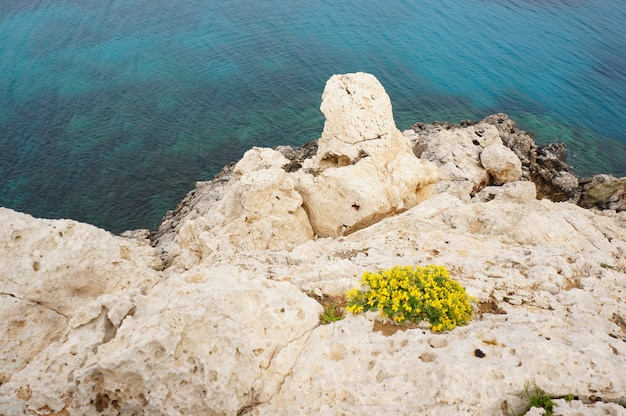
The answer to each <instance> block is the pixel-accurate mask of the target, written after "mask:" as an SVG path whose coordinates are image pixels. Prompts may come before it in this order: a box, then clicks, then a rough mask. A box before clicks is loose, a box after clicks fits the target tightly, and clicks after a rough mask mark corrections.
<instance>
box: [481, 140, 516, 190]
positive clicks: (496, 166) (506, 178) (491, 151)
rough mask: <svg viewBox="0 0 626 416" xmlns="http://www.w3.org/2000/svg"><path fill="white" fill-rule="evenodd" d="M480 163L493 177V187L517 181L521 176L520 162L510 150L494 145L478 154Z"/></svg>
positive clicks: (500, 145)
mask: <svg viewBox="0 0 626 416" xmlns="http://www.w3.org/2000/svg"><path fill="white" fill-rule="evenodd" d="M480 163H481V164H482V165H483V167H484V168H485V169H486V170H487V172H489V174H490V175H491V176H492V177H493V183H494V184H495V185H504V184H505V183H509V182H513V181H516V180H518V179H519V178H520V177H521V176H522V162H521V161H520V160H519V158H518V157H517V156H516V155H515V153H513V151H512V150H511V149H509V148H508V147H506V146H504V145H503V144H498V143H494V144H492V145H490V146H487V147H485V148H484V149H483V151H482V152H481V153H480Z"/></svg>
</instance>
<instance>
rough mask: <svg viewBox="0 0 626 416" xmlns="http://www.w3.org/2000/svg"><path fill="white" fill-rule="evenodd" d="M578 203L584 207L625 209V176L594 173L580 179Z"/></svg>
mask: <svg viewBox="0 0 626 416" xmlns="http://www.w3.org/2000/svg"><path fill="white" fill-rule="evenodd" d="M581 185H582V192H581V197H580V202H579V204H580V205H581V206H582V207H584V208H600V209H612V210H615V211H617V212H621V211H626V178H620V179H618V178H616V177H614V176H611V175H596V176H594V177H592V178H590V179H586V180H584V181H582V183H581Z"/></svg>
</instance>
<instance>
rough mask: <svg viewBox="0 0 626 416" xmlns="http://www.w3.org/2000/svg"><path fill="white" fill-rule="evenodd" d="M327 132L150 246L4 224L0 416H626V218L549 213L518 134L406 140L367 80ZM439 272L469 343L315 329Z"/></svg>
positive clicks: (261, 162) (230, 187) (247, 173)
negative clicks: (359, 302) (408, 278)
mask: <svg viewBox="0 0 626 416" xmlns="http://www.w3.org/2000/svg"><path fill="white" fill-rule="evenodd" d="M322 110H323V111H324V114H325V115H326V117H327V123H326V126H325V129H324V132H323V133H322V138H321V139H320V140H319V142H317V143H309V144H307V145H306V146H305V147H304V148H302V149H296V150H294V149H291V148H287V147H281V148H278V149H275V150H272V149H260V148H254V149H251V150H250V151H249V152H247V153H246V154H245V156H244V157H243V158H242V160H241V161H239V162H238V163H237V164H234V165H232V166H229V167H226V168H225V169H224V170H223V171H222V172H221V173H220V174H219V175H218V176H217V177H216V178H215V180H213V181H210V182H201V183H198V184H197V186H196V189H194V190H193V191H192V192H191V193H190V194H189V195H188V196H187V197H186V198H185V199H184V200H183V201H182V202H181V203H180V204H179V206H178V207H177V209H176V210H175V211H172V212H170V213H168V214H167V216H166V218H165V220H164V222H163V224H162V225H161V227H160V229H159V231H158V232H156V233H154V234H152V235H151V240H148V239H147V238H146V233H142V232H134V233H128V234H126V237H118V236H113V235H111V234H109V233H107V232H105V231H103V230H100V229H97V228H96V227H93V226H90V225H86V224H80V223H78V222H75V221H69V220H44V219H36V218H33V217H31V216H29V215H25V214H20V213H17V212H14V211H11V210H8V209H0V221H2V224H4V227H3V228H2V229H0V242H1V244H0V256H1V258H2V259H3V261H2V264H1V265H0V287H1V290H0V310H1V311H2V313H3V315H2V316H3V317H4V319H3V322H2V323H1V324H0V326H1V327H2V329H3V330H4V333H5V334H6V336H5V337H4V338H3V340H2V342H0V351H2V355H1V358H0V414H2V415H7V416H13V415H24V414H32V415H131V414H135V415H141V414H146V415H148V414H149V415H190V414H194V415H195V414H207V415H235V414H239V415H243V414H246V415H270V414H271V415H292V414H390V415H402V414H428V415H451V414H467V415H482V414H489V415H509V414H511V413H512V412H514V413H515V414H522V413H523V412H524V410H525V405H526V404H527V400H526V398H525V393H524V388H525V386H527V385H529V384H531V385H532V384H533V383H536V384H537V386H539V387H540V388H542V389H543V390H544V391H546V392H548V393H550V394H552V395H553V396H554V397H557V396H565V395H571V396H572V397H575V398H576V400H574V401H571V402H566V401H564V400H555V403H556V404H557V407H555V413H554V414H555V415H557V414H577V415H578V414H580V415H596V414H612V415H621V414H625V413H626V409H625V408H624V406H625V405H626V393H625V392H626V378H625V377H624V369H625V368H626V312H625V311H626V212H616V210H615V209H616V208H615V206H613V208H612V210H606V211H599V210H596V209H593V210H592V209H583V208H581V207H579V206H577V205H575V204H574V203H570V202H554V201H551V200H549V199H546V198H544V199H537V196H541V193H542V192H545V190H546V189H547V187H548V184H551V185H550V186H552V185H554V183H557V184H558V183H559V181H558V180H556V179H555V177H552V178H550V179H549V180H548V181H547V182H545V181H544V182H540V181H539V180H538V179H537V177H538V176H537V172H538V168H537V167H536V166H535V165H534V164H535V163H538V162H537V160H538V159H540V157H539V156H540V155H539V153H541V152H540V151H539V148H538V147H537V146H535V145H534V142H532V139H530V138H529V136H525V135H523V134H521V133H520V132H517V133H515V132H514V130H513V132H512V130H511V129H512V127H511V123H512V122H510V120H508V118H506V117H504V116H502V115H497V116H493V117H494V120H498V121H497V122H496V123H495V124H497V125H494V123H492V122H489V121H488V120H487V119H486V121H483V122H480V123H476V124H471V123H463V125H459V126H457V125H451V124H445V123H439V124H433V125H417V127H414V128H413V129H412V130H410V131H407V132H404V134H401V133H399V132H398V131H397V130H396V128H395V124H394V123H393V119H392V118H391V107H390V104H389V99H388V97H387V96H386V94H385V93H384V90H383V89H382V86H380V84H378V82H377V81H376V80H375V79H374V78H373V77H372V76H369V75H366V74H352V75H343V76H335V77H333V78H331V80H330V81H329V84H328V86H327V89H326V90H325V92H324V104H323V105H322ZM503 126H508V127H506V128H503ZM507 131H508V133H507ZM507 135H517V137H520V138H522V139H523V140H517V141H515V140H511V137H509V136H507ZM526 139H528V140H530V141H527V140H526ZM504 146H506V147H505V149H510V150H503V147H504ZM489 149H492V150H489ZM492 151H493V152H494V153H495V154H500V155H502V156H499V157H498V159H499V160H498V161H496V162H498V163H492V161H490V160H488V159H489V158H490V156H489V153H490V152H492ZM485 152H487V154H485ZM551 152H552V153H553V154H555V155H556V156H555V157H556V158H557V159H558V160H561V159H559V158H560V157H561V155H560V151H559V148H553V149H552V150H551ZM512 154H514V155H515V157H516V158H517V160H516V159H514V158H513V157H512ZM415 155H417V156H415ZM504 155H505V156H504ZM418 156H419V157H418ZM545 160H552V157H551V156H550V157H546V159H545ZM500 162H503V163H500ZM518 162H519V163H518ZM553 166H556V164H553ZM546 169H547V168H546ZM559 172H566V173H567V170H561V171H559ZM539 176H540V175H539ZM546 177H547V176H546ZM437 178H439V179H437ZM565 179H567V178H565ZM605 179H606V180H604V181H600V180H598V181H596V182H595V183H594V184H593V185H590V183H585V182H582V186H583V187H584V186H587V185H588V186H589V187H588V188H587V194H585V193H584V192H581V194H582V195H587V197H586V198H587V199H586V200H587V201H588V203H589V204H590V205H593V206H596V207H597V206H599V204H600V205H601V203H599V202H598V201H599V200H603V199H606V197H607V195H616V194H617V195H619V192H620V191H619V190H620V189H623V188H620V186H622V187H623V179H622V180H619V179H615V178H609V177H607V178H605ZM620 181H622V182H620ZM563 182H564V183H565V182H567V181H566V180H564V181H563ZM592 189H596V191H591V190H592ZM576 192H578V191H576ZM594 192H595V193H594ZM324 196H325V200H324V198H323V197H324ZM609 198H610V196H609ZM618 199H619V198H617V199H616V200H618ZM618 204H619V203H618ZM353 205H356V206H358V209H357V208H355V207H354V206H353ZM602 207H603V208H604V206H602ZM606 208H611V206H606ZM353 211H354V212H353ZM343 234H345V235H343ZM151 243H152V244H151ZM432 263H435V264H441V265H445V266H447V268H448V270H449V271H450V275H451V276H452V277H453V278H454V279H456V280H458V281H459V282H460V283H461V284H462V285H463V286H464V287H465V288H466V289H467V291H468V293H469V294H470V295H472V296H474V297H476V298H477V302H476V304H475V309H476V310H475V314H474V318H473V320H472V322H471V323H469V325H467V326H462V327H458V328H456V329H454V330H453V331H450V332H447V333H432V332H431V331H430V330H429V329H428V325H418V326H417V327H414V328H410V329H409V328H407V327H397V326H393V325H391V324H390V323H389V322H387V321H385V320H383V319H382V318H381V317H380V315H378V314H377V313H375V312H368V313H367V314H364V315H358V316H352V315H348V316H346V317H345V318H344V319H342V320H340V321H337V322H334V323H331V324H329V325H321V324H320V319H319V315H320V313H322V312H323V307H322V306H321V305H320V304H319V303H318V302H317V301H316V300H315V299H320V298H322V299H324V298H326V299H332V298H333V297H335V299H337V301H339V299H340V297H341V296H343V295H344V294H345V292H346V290H348V289H351V288H353V287H356V286H358V284H359V278H360V276H361V275H362V274H363V273H364V272H365V271H375V270H378V269H384V268H389V267H392V266H394V265H397V264H400V265H426V264H432ZM620 403H621V405H620ZM527 414H529V415H530V414H538V413H537V411H536V410H531V411H529V412H528V413H527Z"/></svg>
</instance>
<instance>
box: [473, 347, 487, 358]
mask: <svg viewBox="0 0 626 416" xmlns="http://www.w3.org/2000/svg"><path fill="white" fill-rule="evenodd" d="M474 355H475V356H476V357H478V358H485V353H484V352H482V351H481V350H479V349H475V350H474Z"/></svg>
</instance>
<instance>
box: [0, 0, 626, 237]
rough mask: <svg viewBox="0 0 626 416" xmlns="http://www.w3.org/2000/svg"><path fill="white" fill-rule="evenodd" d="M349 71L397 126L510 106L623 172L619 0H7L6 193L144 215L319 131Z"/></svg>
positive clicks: (26, 206) (575, 160)
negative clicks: (369, 77) (369, 79)
mask: <svg viewBox="0 0 626 416" xmlns="http://www.w3.org/2000/svg"><path fill="white" fill-rule="evenodd" d="M355 71H365V72H371V73H373V74H374V75H376V76H377V77H378V79H379V80H380V81H381V83H382V84H383V85H384V86H385V88H386V89H387V92H388V93H389V95H390V97H391V101H392V104H393V106H394V114H395V117H396V124H397V125H398V128H400V129H401V130H403V129H406V128H408V127H410V126H411V125H412V124H414V123H416V122H418V121H422V122H431V121H435V120H446V121H452V122H459V121H460V120H462V119H472V120H479V119H481V118H483V117H484V116H486V115H488V114H491V113H495V112H506V113H508V114H509V115H510V116H511V117H512V118H513V119H514V120H516V121H517V124H518V126H519V127H520V128H523V129H525V130H528V131H531V132H533V133H534V134H535V139H536V140H537V142H538V143H540V144H546V143H549V142H553V141H564V142H566V143H567V144H568V146H569V149H570V155H569V157H570V158H569V162H570V164H571V165H572V166H573V167H574V169H575V170H576V173H578V174H580V175H590V174H594V173H600V172H603V173H612V174H614V175H617V176H626V132H625V127H626V2H625V1H624V0H602V1H599V0H596V1H592V0H464V1H453V0H422V1H417V0H414V1H408V0H387V1H384V2H383V1H379V0H343V1H341V2H335V1H330V0H326V1H319V0H307V1H303V0H291V1H285V0H281V1H279V0H230V1H214V0H184V1H183V0H168V1H162V0H1V1H0V106H1V107H0V108H1V110H0V206H6V207H9V208H13V209H17V210H20V211H24V212H28V213H31V214H33V215H36V216H40V217H47V218H73V219H77V220H80V221H86V222H89V223H92V224H95V225H98V226H101V227H104V228H106V229H108V230H110V231H113V232H120V231H122V230H125V229H132V228H151V229H155V228H156V226H157V225H158V223H159V221H160V219H161V217H162V216H163V215H164V213H165V211H166V210H167V209H172V208H174V207H175V206H176V203H177V202H178V201H179V200H180V199H181V198H182V197H183V196H184V195H185V194H186V193H187V192H188V191H190V190H191V189H192V188H193V186H194V182H195V181H198V180H209V179H211V178H212V177H213V175H214V174H215V173H217V172H218V171H219V169H220V168H221V167H222V166H223V165H225V164H227V163H229V162H231V161H235V160H237V159H238V158H240V157H241V155H242V154H243V153H244V152H245V151H246V150H247V149H248V148H250V147H251V146H269V147H274V146H276V145H279V144H286V145H293V146H296V145H300V144H302V143H304V142H306V141H309V140H312V139H316V138H318V137H319V135H320V133H321V131H322V127H323V117H322V115H321V113H320V112H319V104H320V97H321V94H322V90H323V88H324V85H325V82H326V80H327V79H328V78H329V77H330V76H331V75H332V74H334V73H345V72H355Z"/></svg>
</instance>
